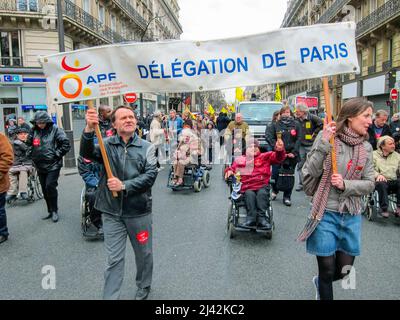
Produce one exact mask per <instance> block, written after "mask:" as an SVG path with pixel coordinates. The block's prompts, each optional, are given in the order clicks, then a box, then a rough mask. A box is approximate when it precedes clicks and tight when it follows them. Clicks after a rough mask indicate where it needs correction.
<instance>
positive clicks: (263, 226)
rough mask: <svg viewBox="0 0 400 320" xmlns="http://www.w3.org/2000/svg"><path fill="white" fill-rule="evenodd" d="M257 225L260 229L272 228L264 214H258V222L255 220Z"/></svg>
mask: <svg viewBox="0 0 400 320" xmlns="http://www.w3.org/2000/svg"><path fill="white" fill-rule="evenodd" d="M257 227H259V228H260V229H263V230H264V229H265V230H270V229H272V226H271V224H270V223H269V222H268V221H267V217H266V216H259V217H258V222H257Z"/></svg>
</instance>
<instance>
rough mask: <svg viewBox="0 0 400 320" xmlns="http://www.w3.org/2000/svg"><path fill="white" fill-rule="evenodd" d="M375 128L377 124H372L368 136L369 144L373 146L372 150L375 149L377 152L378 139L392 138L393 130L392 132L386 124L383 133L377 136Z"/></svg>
mask: <svg viewBox="0 0 400 320" xmlns="http://www.w3.org/2000/svg"><path fill="white" fill-rule="evenodd" d="M375 128H376V126H375V123H372V124H371V125H370V126H369V128H368V135H369V139H368V141H369V143H370V144H371V146H372V148H373V149H374V150H376V144H377V142H378V139H379V138H380V137H383V136H392V132H391V130H390V127H389V126H388V125H387V124H384V125H383V127H382V133H381V134H380V135H377V134H376V133H375Z"/></svg>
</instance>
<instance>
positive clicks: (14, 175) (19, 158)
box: [6, 127, 33, 202]
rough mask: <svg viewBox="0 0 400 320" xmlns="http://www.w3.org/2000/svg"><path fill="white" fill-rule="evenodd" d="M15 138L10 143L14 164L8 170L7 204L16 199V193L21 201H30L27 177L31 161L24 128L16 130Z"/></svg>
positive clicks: (26, 133) (31, 166)
mask: <svg viewBox="0 0 400 320" xmlns="http://www.w3.org/2000/svg"><path fill="white" fill-rule="evenodd" d="M15 134H16V137H15V139H14V141H13V142H12V146H13V150H14V163H13V166H12V168H11V169H10V172H9V175H10V188H9V190H8V192H7V198H6V201H7V202H11V201H13V200H15V199H17V196H18V192H19V194H20V198H21V199H22V200H30V199H29V197H28V175H29V174H30V173H31V172H32V171H33V165H32V159H31V157H30V155H29V152H28V151H29V147H28V146H27V145H26V144H25V142H26V140H27V139H28V134H29V131H28V130H27V129H26V128H23V127H22V128H18V129H16V131H15Z"/></svg>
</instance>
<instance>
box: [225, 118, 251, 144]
mask: <svg viewBox="0 0 400 320" xmlns="http://www.w3.org/2000/svg"><path fill="white" fill-rule="evenodd" d="M240 130H241V131H240ZM234 131H238V132H241V134H242V139H247V138H249V137H250V129H249V125H248V124H247V123H246V122H244V121H242V123H241V124H237V123H236V121H231V122H230V123H229V125H228V127H227V128H226V130H225V134H224V137H225V139H226V140H228V139H229V138H230V137H231V136H232V133H234Z"/></svg>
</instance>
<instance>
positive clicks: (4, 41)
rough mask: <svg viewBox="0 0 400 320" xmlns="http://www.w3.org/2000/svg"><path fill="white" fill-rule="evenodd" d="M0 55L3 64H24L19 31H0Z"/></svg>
mask: <svg viewBox="0 0 400 320" xmlns="http://www.w3.org/2000/svg"><path fill="white" fill-rule="evenodd" d="M0 57H1V65H2V66H19V67H21V66H22V57H21V51H20V39H19V32H18V31H10V32H8V31H0Z"/></svg>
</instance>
